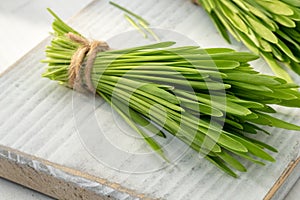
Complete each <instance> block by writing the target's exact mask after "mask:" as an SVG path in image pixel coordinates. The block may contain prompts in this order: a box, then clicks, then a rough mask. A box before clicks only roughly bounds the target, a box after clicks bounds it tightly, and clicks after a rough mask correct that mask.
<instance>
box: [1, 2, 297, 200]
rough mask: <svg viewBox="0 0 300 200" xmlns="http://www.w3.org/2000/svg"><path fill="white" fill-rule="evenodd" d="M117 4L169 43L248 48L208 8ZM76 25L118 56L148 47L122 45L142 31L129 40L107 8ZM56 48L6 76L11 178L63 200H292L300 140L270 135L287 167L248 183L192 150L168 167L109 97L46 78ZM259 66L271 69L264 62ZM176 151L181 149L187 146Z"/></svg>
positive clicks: (286, 112)
mask: <svg viewBox="0 0 300 200" xmlns="http://www.w3.org/2000/svg"><path fill="white" fill-rule="evenodd" d="M117 2H120V4H123V5H126V7H128V8H129V9H130V10H134V11H135V12H136V13H138V14H141V15H142V16H143V17H145V18H146V19H149V21H150V23H151V25H152V26H154V27H157V28H160V30H157V31H158V33H160V36H161V37H162V38H163V39H164V40H166V39H167V38H170V39H172V40H173V39H174V40H176V37H177V36H178V38H177V40H178V41H177V42H178V43H179V44H184V43H198V44H199V45H200V46H202V47H231V48H235V49H237V50H245V48H244V47H243V46H241V45H239V44H237V43H234V44H233V45H228V44H227V43H225V42H224V41H223V39H222V38H221V37H220V36H219V35H218V33H217V32H216V30H215V29H214V27H213V25H212V23H211V21H210V20H209V18H208V17H207V16H206V14H205V13H204V12H203V11H202V10H201V8H199V7H196V6H194V5H193V4H191V3H190V2H189V1H188V0H177V1H171V0H165V1H156V0H149V1H145V2H143V4H141V3H140V1H139V0H131V1H117ZM70 24H71V25H72V26H74V27H75V28H76V29H77V30H79V31H80V32H82V33H83V34H84V35H86V36H88V37H90V38H97V39H103V40H106V41H108V42H109V44H110V45H112V46H113V47H114V48H123V47H125V46H130V45H131V46H135V45H138V44H140V43H143V42H145V41H144V40H138V41H136V40H134V39H133V40H131V38H129V39H128V41H124V42H122V40H124V38H126V37H128V35H131V36H133V35H134V33H133V32H129V33H128V32H126V31H128V30H130V29H131V27H130V26H129V25H128V23H127V22H126V21H125V19H124V17H123V14H122V12H120V11H119V10H117V9H116V8H114V7H112V6H110V5H109V4H108V1H104V0H102V1H94V2H93V3H91V4H90V5H89V6H88V7H86V8H85V9H83V10H82V11H81V12H80V13H79V14H78V15H77V16H76V17H74V18H73V19H72V20H71V22H70ZM49 26H50V25H49ZM168 30H173V31H176V32H177V33H176V32H171V31H168ZM120 33H123V34H121V35H120ZM163 33H170V35H167V36H165V37H163V35H162V34H163ZM178 33H179V34H178ZM180 34H182V35H181V36H180ZM186 37H188V38H186ZM137 38H138V36H137ZM189 38H190V39H189ZM185 39H186V41H183V40H185ZM49 42H50V38H47V39H46V40H44V41H42V42H41V43H40V44H39V45H38V46H37V47H36V48H35V49H33V50H32V51H30V52H29V53H28V54H27V55H26V56H25V57H23V58H22V59H21V60H19V61H18V62H17V63H16V64H15V65H13V66H12V67H11V68H10V69H9V70H8V71H6V72H5V73H3V74H2V76H1V77H0V108H1V109H0V144H1V146H0V176H1V177H4V178H7V179H9V180H12V181H15V182H17V183H20V184H22V185H25V186H27V187H30V188H32V189H35V190H38V191H40V192H43V193H45V194H47V195H50V196H52V197H54V198H59V199H105V198H107V199H145V198H150V199H155V198H162V199H216V198H221V199H249V200H250V199H251V200H252V199H263V198H265V199H282V198H283V197H284V196H285V194H286V193H287V192H288V191H289V189H290V188H291V186H292V185H293V183H294V182H295V181H296V179H297V178H298V176H299V174H300V173H298V172H299V165H298V163H299V161H298V160H297V158H298V154H299V142H300V135H299V133H296V132H293V131H285V130H280V129H275V128H270V129H269V130H270V131H271V132H272V135H271V136H258V137H259V138H260V139H262V140H264V141H267V142H268V143H269V144H271V145H273V146H275V147H276V148H277V149H278V150H279V152H280V153H278V154H273V156H274V157H275V158H276V159H277V162H276V163H268V164H267V165H266V166H265V167H261V166H256V165H253V164H250V163H245V165H246V166H247V167H248V169H249V170H248V172H247V173H243V174H240V178H238V179H234V178H231V177H229V176H227V175H226V174H224V173H223V172H221V171H219V170H218V169H216V168H215V167H214V166H213V165H211V164H210V163H209V162H207V161H206V160H203V159H200V158H199V157H198V155H197V154H195V153H193V152H191V151H186V152H184V153H183V154H180V157H179V158H178V159H174V160H176V162H174V164H173V165H165V164H164V163H163V162H162V161H161V160H160V158H159V157H157V156H156V155H155V154H153V153H152V152H151V151H150V150H149V149H148V148H147V147H146V145H145V144H144V142H142V141H141V140H139V139H138V138H133V137H132V135H126V134H124V132H125V133H130V134H134V133H133V132H132V130H130V129H129V128H128V127H127V126H126V124H124V122H122V120H120V119H119V118H118V116H117V115H116V114H115V113H114V112H112V111H111V109H110V107H109V106H108V105H107V104H105V103H104V102H103V100H102V99H100V98H98V97H96V98H91V99H87V98H84V97H81V96H80V95H78V94H76V93H74V92H72V91H71V90H69V89H67V88H64V87H62V86H60V85H58V84H57V83H55V82H53V81H50V80H48V79H45V78H42V77H41V74H42V72H43V71H44V68H45V66H44V65H43V64H42V63H40V60H41V59H44V49H45V46H46V45H47V44H49ZM254 64H255V65H256V66H260V67H261V68H259V69H260V70H264V69H265V68H262V67H263V66H264V65H265V63H264V62H263V61H257V62H255V63H254ZM279 111H280V113H279V114H278V115H277V116H279V117H281V118H282V119H286V120H288V121H290V122H294V123H298V124H299V122H298V119H299V114H298V113H299V109H286V108H279ZM172 144H173V145H170V146H171V147H170V148H171V149H172V148H174V146H175V147H176V145H180V144H179V143H178V142H177V141H174V140H172ZM180 147H181V146H180ZM175 149H176V148H175ZM118 150H121V151H118ZM124 152H125V154H124ZM253 191H255V192H253Z"/></svg>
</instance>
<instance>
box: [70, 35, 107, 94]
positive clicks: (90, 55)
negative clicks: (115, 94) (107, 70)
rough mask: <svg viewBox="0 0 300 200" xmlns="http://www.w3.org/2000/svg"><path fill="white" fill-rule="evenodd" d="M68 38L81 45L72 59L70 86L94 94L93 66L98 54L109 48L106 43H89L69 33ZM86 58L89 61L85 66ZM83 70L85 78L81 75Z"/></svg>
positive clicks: (95, 41) (94, 41)
mask: <svg viewBox="0 0 300 200" xmlns="http://www.w3.org/2000/svg"><path fill="white" fill-rule="evenodd" d="M66 36H67V37H68V38H69V39H70V40H72V41H74V42H76V43H79V44H81V47H79V48H78V49H77V51H76V52H75V53H74V54H73V56H72V58H71V63H70V67H69V71H68V75H69V86H70V87H71V88H73V89H76V90H79V91H82V90H88V91H90V92H92V93H94V92H95V87H94V85H93V82H92V80H91V72H92V69H93V65H94V62H95V59H96V57H97V53H98V52H103V51H107V50H109V46H108V45H107V43H106V42H104V41H97V40H93V41H89V40H87V39H85V38H84V37H81V36H80V35H76V34H74V33H71V32H70V33H67V34H66ZM85 57H87V59H86V62H85V63H84V65H83V61H84V59H85ZM82 66H84V67H82ZM82 68H83V69H84V71H83V76H82V75H81V71H82ZM83 77H84V80H85V82H84V83H83V80H82V79H83ZM84 84H85V86H84Z"/></svg>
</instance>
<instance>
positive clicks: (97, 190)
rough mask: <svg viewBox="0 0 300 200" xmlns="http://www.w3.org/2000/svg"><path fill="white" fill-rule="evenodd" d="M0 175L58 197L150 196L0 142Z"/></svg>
mask: <svg viewBox="0 0 300 200" xmlns="http://www.w3.org/2000/svg"><path fill="white" fill-rule="evenodd" d="M0 177H4V178H6V179H8V180H11V181H13V182H16V183H18V184H21V185H24V186H26V187H29V188H31V189H34V190H37V191H39V192H41V193H44V194H46V195H49V196H51V197H54V198H57V199H62V200H67V199H72V200H73V199H74V200H89V199H95V200H98V199H99V200H109V199H126V200H131V199H132V200H138V199H149V200H151V199H150V198H147V197H146V196H145V195H141V194H137V193H135V192H133V191H130V190H128V189H125V188H122V187H121V186H120V185H118V184H113V183H110V182H109V181H106V180H104V179H101V178H97V177H93V176H91V175H88V174H85V173H82V172H80V171H77V170H74V169H71V168H68V167H64V166H60V165H57V164H55V163H52V162H49V161H47V160H43V159H41V158H37V157H34V156H32V155H28V154H25V153H22V152H20V151H16V150H14V149H11V148H7V147H4V146H1V145H0ZM83 185H85V186H86V187H82V186H83Z"/></svg>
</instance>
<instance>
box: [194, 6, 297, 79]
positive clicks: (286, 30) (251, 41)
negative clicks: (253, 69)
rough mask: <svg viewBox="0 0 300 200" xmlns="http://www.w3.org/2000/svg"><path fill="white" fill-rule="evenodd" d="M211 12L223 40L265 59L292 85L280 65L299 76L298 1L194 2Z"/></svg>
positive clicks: (275, 71)
mask: <svg viewBox="0 0 300 200" xmlns="http://www.w3.org/2000/svg"><path fill="white" fill-rule="evenodd" d="M195 2H199V4H200V5H201V6H203V7H204V9H205V10H206V11H207V12H208V14H209V15H210V17H211V18H212V20H213V21H214V23H215V25H216V27H217V28H218V30H219V32H220V33H221V34H222V36H223V37H224V38H225V39H226V40H227V41H229V42H230V38H229V36H228V32H229V33H230V34H231V35H232V36H233V37H234V38H235V39H236V40H237V41H241V42H243V43H244V44H245V45H246V46H247V47H248V48H249V49H250V50H251V51H253V52H254V53H256V54H260V55H262V57H264V59H265V60H266V61H267V62H268V64H269V66H270V67H271V69H272V70H273V71H274V73H276V74H277V75H278V76H280V77H282V78H285V79H286V80H287V81H292V80H291V78H290V76H289V75H288V73H287V72H286V71H285V70H284V69H283V68H282V67H281V66H280V65H279V64H278V62H276V60H277V61H280V62H283V63H284V64H285V65H286V66H288V67H289V68H291V69H292V70H294V71H295V72H296V73H297V74H299V75H300V1H299V0H226V1H219V0H195ZM227 31H228V32H227Z"/></svg>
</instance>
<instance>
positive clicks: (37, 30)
mask: <svg viewBox="0 0 300 200" xmlns="http://www.w3.org/2000/svg"><path fill="white" fill-rule="evenodd" d="M90 1H91V0H72V1H70V0H69V1H68V0H60V1H54V0H52V1H51V0H42V1H41V0H23V1H21V0H10V1H1V2H0V29H1V31H0V73H1V72H3V71H4V70H5V69H6V68H8V67H9V66H10V65H12V64H13V63H14V62H15V61H17V60H18V59H19V58H20V57H22V56H23V55H24V54H25V53H26V52H27V51H29V50H30V49H32V48H33V47H34V46H36V45H37V44H38V43H39V42H40V41H41V40H42V39H44V38H45V37H46V36H47V35H48V32H49V31H50V30H51V26H50V25H51V21H52V18H51V16H50V15H49V14H48V13H47V11H46V8H47V7H50V8H51V9H53V10H55V12H57V13H59V15H60V16H61V17H62V18H63V19H68V18H70V17H71V16H72V15H74V14H76V13H77V12H78V11H79V10H80V9H81V8H83V7H84V6H85V5H87V4H88V3H89V2H90ZM0 199H1V200H2V199H3V200H23V199H29V200H31V199H33V200H37V199H40V200H46V199H51V198H49V197H46V196H44V195H42V194H39V193H37V192H34V191H31V190H29V189H26V188H24V187H22V186H19V185H16V184H14V183H11V182H9V181H6V180H3V179H0ZM298 199H300V180H299V181H298V182H297V184H296V185H295V186H294V188H293V189H292V191H291V192H290V193H289V194H288V196H287V197H286V200H298Z"/></svg>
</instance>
